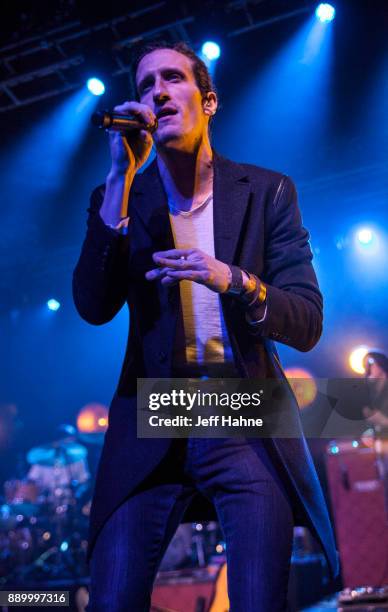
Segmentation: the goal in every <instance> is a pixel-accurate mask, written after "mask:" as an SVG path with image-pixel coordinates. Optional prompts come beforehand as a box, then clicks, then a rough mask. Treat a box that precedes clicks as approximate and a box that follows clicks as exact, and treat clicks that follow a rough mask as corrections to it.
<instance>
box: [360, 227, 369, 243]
mask: <svg viewBox="0 0 388 612" xmlns="http://www.w3.org/2000/svg"><path fill="white" fill-rule="evenodd" d="M357 240H358V241H359V242H360V243H361V244H364V245H368V244H371V242H372V240H373V232H372V230H371V229H369V227H364V228H362V229H360V230H359V231H358V232H357Z"/></svg>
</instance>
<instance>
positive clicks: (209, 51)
mask: <svg viewBox="0 0 388 612" xmlns="http://www.w3.org/2000/svg"><path fill="white" fill-rule="evenodd" d="M202 55H204V56H205V57H206V58H207V59H208V60H211V61H213V60H216V59H218V58H219V57H220V55H221V49H220V45H218V44H217V43H215V42H213V41H211V40H207V41H206V42H205V43H203V45H202Z"/></svg>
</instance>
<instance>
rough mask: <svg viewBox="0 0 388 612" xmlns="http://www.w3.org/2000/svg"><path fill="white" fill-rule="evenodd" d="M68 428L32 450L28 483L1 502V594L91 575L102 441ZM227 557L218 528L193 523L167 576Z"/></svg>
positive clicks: (179, 540) (183, 532) (169, 560)
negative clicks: (96, 461) (93, 469)
mask: <svg viewBox="0 0 388 612" xmlns="http://www.w3.org/2000/svg"><path fill="white" fill-rule="evenodd" d="M61 427H62V434H63V435H64V437H62V438H61V439H59V440H57V441H55V442H51V443H49V444H43V445H41V446H37V447H34V448H32V449H30V450H29V451H28V453H27V455H26V459H27V463H28V466H29V467H28V470H27V473H26V475H25V476H24V477H23V478H13V479H10V480H7V481H6V482H5V483H4V489H3V495H2V497H0V589H4V588H6V587H7V585H12V584H26V583H39V582H41V581H45V582H46V581H49V580H63V579H69V580H79V579H84V578H86V577H87V576H88V567H87V563H86V551H87V535H88V524H89V515H90V508H91V499H92V490H93V478H91V476H90V473H89V469H88V455H89V454H90V453H91V451H92V450H93V449H96V450H97V451H98V454H99V451H100V448H101V443H102V441H103V437H102V436H101V435H100V434H99V433H90V434H79V433H78V432H77V431H76V430H75V428H73V427H71V426H61ZM80 442H84V443H85V444H86V446H85V445H84V444H81V443H80ZM87 447H88V448H89V452H88V448H87ZM91 454H92V458H93V453H91ZM89 460H90V456H89ZM223 554H225V544H224V542H223V536H222V533H221V531H220V528H219V525H218V523H216V522H214V521H213V522H208V523H187V524H183V525H180V527H179V528H178V530H177V532H176V534H175V536H174V538H173V539H172V541H171V543H170V546H169V548H168V549H167V551H166V554H165V556H164V558H163V561H162V565H161V567H160V569H161V570H162V571H171V570H177V569H180V568H189V567H205V566H206V564H207V563H208V562H209V561H210V560H211V559H212V558H214V557H219V556H222V555H223Z"/></svg>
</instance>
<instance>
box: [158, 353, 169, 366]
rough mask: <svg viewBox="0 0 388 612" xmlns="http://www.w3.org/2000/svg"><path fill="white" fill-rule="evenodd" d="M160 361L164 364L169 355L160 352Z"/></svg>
mask: <svg viewBox="0 0 388 612" xmlns="http://www.w3.org/2000/svg"><path fill="white" fill-rule="evenodd" d="M158 359H159V361H160V363H163V362H164V361H166V360H167V353H165V352H164V351H159V353H158Z"/></svg>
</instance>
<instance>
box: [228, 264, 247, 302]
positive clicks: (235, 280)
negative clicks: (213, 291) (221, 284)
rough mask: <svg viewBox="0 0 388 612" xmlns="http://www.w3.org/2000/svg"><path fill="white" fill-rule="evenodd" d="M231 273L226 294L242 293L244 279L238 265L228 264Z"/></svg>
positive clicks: (237, 294) (238, 294)
mask: <svg viewBox="0 0 388 612" xmlns="http://www.w3.org/2000/svg"><path fill="white" fill-rule="evenodd" d="M229 269H230V271H231V273H232V277H231V281H230V285H229V287H228V289H227V290H226V293H227V295H236V296H240V295H242V294H243V293H244V279H243V275H242V270H241V268H239V267H238V266H229Z"/></svg>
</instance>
